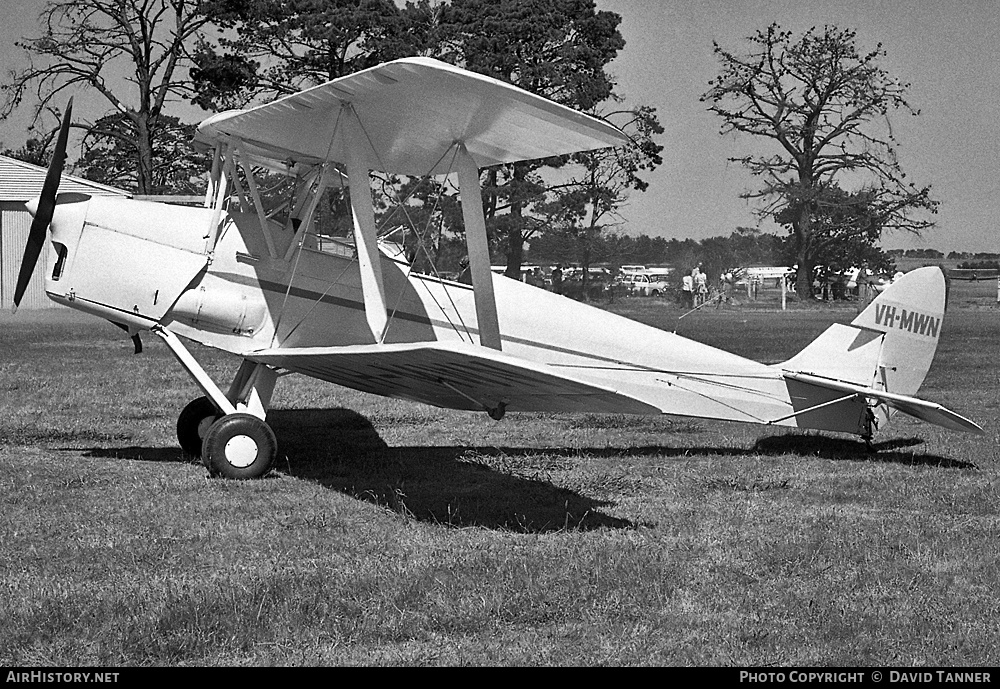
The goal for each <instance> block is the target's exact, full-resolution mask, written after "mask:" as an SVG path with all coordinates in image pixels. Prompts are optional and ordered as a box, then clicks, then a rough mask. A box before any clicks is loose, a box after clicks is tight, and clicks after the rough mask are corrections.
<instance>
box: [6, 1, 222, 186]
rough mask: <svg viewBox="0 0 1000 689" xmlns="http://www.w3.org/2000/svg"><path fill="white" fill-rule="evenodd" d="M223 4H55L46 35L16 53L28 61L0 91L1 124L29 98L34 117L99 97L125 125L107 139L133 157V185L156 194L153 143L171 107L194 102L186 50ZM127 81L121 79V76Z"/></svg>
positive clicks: (45, 22) (48, 11) (45, 20)
mask: <svg viewBox="0 0 1000 689" xmlns="http://www.w3.org/2000/svg"><path fill="white" fill-rule="evenodd" d="M225 1H226V0H55V1H53V2H49V3H48V4H47V5H46V6H45V9H44V10H43V12H42V14H41V16H40V18H39V19H40V22H41V24H42V26H43V33H42V34H41V35H40V36H37V37H35V38H29V39H26V40H24V41H21V42H18V43H17V45H18V46H19V47H21V48H23V49H24V50H26V51H27V52H28V53H29V55H30V65H29V67H27V68H26V69H22V70H14V71H11V72H10V73H9V74H8V77H9V80H8V81H6V82H5V83H4V84H3V85H2V86H0V92H2V93H3V96H4V99H3V103H2V105H0V118H4V117H7V116H8V115H10V113H11V112H12V111H13V110H14V109H15V108H16V107H18V106H19V105H20V104H21V103H22V101H23V100H24V99H25V97H26V95H27V94H28V93H30V92H32V91H33V92H34V95H35V96H37V104H36V105H35V113H36V117H37V115H38V114H39V113H41V112H42V111H43V110H44V109H45V108H46V107H47V106H48V105H49V104H50V103H52V102H53V100H54V99H56V98H58V97H59V96H60V95H61V94H63V92H64V91H67V90H74V89H77V88H85V89H88V90H90V91H91V92H96V93H98V94H100V96H101V97H103V99H104V100H105V102H106V103H107V105H108V106H109V110H110V111H111V112H115V113H119V114H120V115H121V116H122V117H123V118H125V119H126V120H127V121H128V125H127V126H123V127H118V128H117V130H116V131H115V132H114V134H112V133H111V132H110V131H109V132H106V133H107V134H108V135H109V136H111V135H114V136H115V137H118V138H119V142H120V143H122V142H123V140H122V139H121V138H120V137H127V145H128V146H129V147H130V149H131V150H132V151H134V155H135V158H134V185H133V188H134V190H135V191H136V192H138V193H140V194H150V193H154V191H155V186H156V183H155V178H156V173H155V168H156V164H157V163H156V160H155V149H156V145H155V141H156V139H157V137H158V136H159V135H162V134H163V132H164V131H165V130H168V129H170V128H171V127H172V126H174V125H173V122H172V121H169V120H165V119H163V115H164V109H165V108H166V107H167V106H168V104H169V102H170V100H171V99H179V98H192V97H193V96H194V91H193V88H192V83H191V81H190V79H189V77H188V74H187V69H186V65H187V64H188V61H187V49H188V48H189V47H191V46H192V45H193V43H194V41H195V37H196V36H197V35H198V33H199V32H200V31H202V30H203V29H204V28H205V27H206V26H207V25H208V23H209V21H210V19H209V16H208V15H207V14H206V13H205V9H206V7H207V6H209V5H214V4H216V3H218V2H225ZM123 74H124V75H127V76H126V77H125V78H122V75H123Z"/></svg>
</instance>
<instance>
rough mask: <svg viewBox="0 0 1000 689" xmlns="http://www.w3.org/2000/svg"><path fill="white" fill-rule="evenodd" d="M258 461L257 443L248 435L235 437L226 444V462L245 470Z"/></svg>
mask: <svg viewBox="0 0 1000 689" xmlns="http://www.w3.org/2000/svg"><path fill="white" fill-rule="evenodd" d="M256 460H257V443H256V442H255V441H254V439H253V438H251V437H250V436H248V435H235V436H233V437H232V438H230V439H229V440H228V442H226V461H227V462H229V463H230V464H232V465H233V466H234V467H239V468H240V469H245V468H246V467H248V466H250V465H251V464H253V463H254V462H255V461H256Z"/></svg>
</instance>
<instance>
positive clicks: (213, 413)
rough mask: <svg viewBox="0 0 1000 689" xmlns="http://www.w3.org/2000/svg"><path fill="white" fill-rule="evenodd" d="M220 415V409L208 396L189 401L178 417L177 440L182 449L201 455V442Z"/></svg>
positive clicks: (195, 455) (193, 455) (193, 454)
mask: <svg viewBox="0 0 1000 689" xmlns="http://www.w3.org/2000/svg"><path fill="white" fill-rule="evenodd" d="M220 416H221V414H220V413H219V410H218V409H216V408H215V405H214V404H212V401H211V400H210V399H208V398H207V397H198V398H197V399H193V400H191V401H190V402H188V405H187V406H186V407H184V410H183V411H181V413H180V416H178V417H177V440H178V442H179V443H180V444H181V449H182V450H184V451H185V452H187V453H188V454H189V455H191V456H192V457H200V456H201V444H202V442H203V441H204V440H205V436H206V435H208V429H209V428H211V427H212V424H213V423H215V421H216V419H218V418H219V417H220Z"/></svg>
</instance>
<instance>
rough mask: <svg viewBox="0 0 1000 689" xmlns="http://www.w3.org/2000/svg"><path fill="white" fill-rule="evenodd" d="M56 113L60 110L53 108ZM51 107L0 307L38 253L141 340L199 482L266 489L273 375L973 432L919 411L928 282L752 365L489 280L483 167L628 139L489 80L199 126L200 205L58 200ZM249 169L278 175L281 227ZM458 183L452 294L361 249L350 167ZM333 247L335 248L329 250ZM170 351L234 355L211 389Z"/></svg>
mask: <svg viewBox="0 0 1000 689" xmlns="http://www.w3.org/2000/svg"><path fill="white" fill-rule="evenodd" d="M71 105H72V104H70V108H71ZM69 117H70V112H69V109H68V111H67V114H66V117H65V118H64V121H63V128H62V131H61V134H60V137H59V140H58V143H57V150H56V154H55V156H54V157H53V164H52V166H51V167H50V169H49V174H48V175H47V178H46V184H45V187H44V189H43V192H42V195H41V197H39V198H38V199H36V200H35V201H33V202H31V203H30V204H29V206H30V210H31V211H32V213H33V215H34V222H33V224H32V228H31V232H30V238H29V241H28V246H27V248H26V250H25V257H24V260H23V262H22V266H21V274H20V276H19V283H18V289H17V291H16V293H15V300H14V301H15V304H16V303H18V302H19V301H20V298H21V297H22V296H23V293H24V289H25V287H26V285H27V282H28V279H29V278H30V276H31V272H32V270H33V269H34V265H35V262H36V261H37V258H38V256H39V254H40V252H41V250H42V249H43V248H44V246H45V244H46V236H47V235H46V229H48V239H49V241H48V245H49V247H50V249H49V251H48V265H47V268H46V271H47V272H46V282H45V285H46V291H47V293H48V295H49V297H50V298H51V299H53V300H55V301H56V302H58V303H60V304H64V305H66V306H69V307H72V308H74V309H79V310H81V311H85V312H88V313H91V314H94V315H96V316H100V317H102V318H106V319H108V320H111V321H113V322H115V323H117V324H119V325H121V326H122V327H123V328H126V329H128V330H129V331H130V332H131V333H132V335H133V337H136V336H137V334H138V333H139V331H152V332H153V333H155V334H156V335H158V336H159V337H160V338H162V340H163V341H164V342H165V343H166V345H167V346H168V347H169V349H170V350H171V351H172V352H173V354H174V355H175V356H176V358H177V360H178V361H179V362H180V364H181V366H183V368H184V369H185V370H186V371H187V372H188V373H189V374H190V376H191V377H192V378H193V379H194V381H195V382H196V383H197V385H198V387H199V388H200V389H201V391H202V392H203V393H204V396H203V397H199V398H197V399H195V400H194V401H192V402H191V403H190V404H189V405H188V406H187V407H186V408H185V409H184V410H183V411H182V412H181V414H180V417H179V420H178V423H177V435H178V439H179V441H180V444H181V447H182V448H184V449H185V450H186V451H188V452H189V453H191V454H193V455H196V456H198V455H200V456H201V457H202V459H203V461H204V462H205V464H206V465H207V466H208V467H209V469H210V471H211V472H212V473H213V474H221V475H223V476H226V477H232V478H252V477H258V476H261V475H263V474H264V473H265V472H267V471H268V469H269V467H270V466H271V464H272V462H273V460H274V458H275V455H276V452H277V448H276V442H275V438H274V434H273V433H272V431H271V429H270V428H269V427H268V425H267V424H266V422H265V418H266V415H267V411H268V407H269V403H270V399H271V395H272V391H273V389H274V386H275V382H276V380H277V378H278V377H279V375H282V374H284V373H287V372H294V373H302V374H305V375H309V376H314V377H316V378H319V379H322V380H325V381H329V382H331V383H336V384H338V385H344V386H347V387H350V388H354V389H357V390H361V391H365V392H370V393H376V394H379V395H385V396H389V397H395V398H402V399H406V400H415V401H419V402H424V403H427V404H431V405H436V406H439V407H447V408H452V409H460V410H478V411H485V412H487V413H488V414H489V415H490V416H492V417H493V418H497V419H499V418H500V417H502V416H503V415H504V413H505V412H506V411H531V412H538V411H543V412H592V413H614V414H622V413H625V414H673V415H680V416H695V417H703V418H710V419H722V420H728V421H744V422H751V423H759V424H770V425H774V426H788V427H797V428H809V429H820V430H824V431H835V432H844V433H852V434H856V435H859V436H861V437H863V438H865V439H870V438H871V437H872V434H873V433H874V431H875V430H876V429H877V428H879V427H881V426H883V425H884V424H885V423H886V421H887V420H888V418H889V416H890V415H891V414H892V413H894V412H897V411H898V412H903V413H904V414H908V415H910V416H914V417H917V418H919V419H923V420H924V421H929V422H931V423H935V424H938V425H941V426H944V427H946V428H949V429H953V430H959V431H972V432H981V429H980V428H979V426H977V425H976V424H975V423H973V422H972V421H969V420H967V419H965V418H963V417H962V416H959V415H958V414H956V413H954V412H952V411H949V410H947V409H945V408H943V407H942V406H940V405H938V404H934V403H932V402H927V401H924V400H921V399H917V398H916V397H914V396H913V395H914V394H915V393H916V392H917V389H918V388H919V386H920V384H921V382H922V381H923V379H924V376H925V374H926V373H927V371H928V368H929V367H930V364H931V359H932V358H933V356H934V351H935V348H936V346H937V341H938V336H939V333H940V327H941V321H942V317H943V312H944V305H945V289H944V280H943V277H942V275H941V272H940V271H939V270H937V269H924V270H917V271H913V272H911V273H909V274H908V275H906V276H905V277H904V278H902V279H900V280H899V281H898V282H897V283H895V284H894V285H893V286H892V287H890V288H889V289H887V290H886V291H885V292H884V293H883V294H881V295H880V296H879V297H878V299H876V300H875V301H874V302H873V303H872V304H871V305H870V306H869V307H868V308H867V309H865V311H864V312H863V313H861V314H860V315H859V316H858V317H857V318H856V319H855V320H854V321H853V322H852V323H851V324H850V325H839V324H838V325H833V326H831V327H830V328H829V329H828V330H827V331H826V332H825V333H823V334H822V335H821V336H820V337H819V338H818V339H816V340H815V341H814V342H813V343H812V344H810V345H809V346H808V347H806V349H805V350H803V351H802V352H801V353H800V354H798V355H797V356H795V357H794V358H792V359H791V360H789V361H786V362H784V363H782V364H777V365H765V364H762V363H757V362H754V361H750V360H746V359H743V358H741V357H738V356H735V355H733V354H729V353H726V352H723V351H720V350H718V349H715V348H712V347H709V346H706V345H703V344H699V343H697V342H693V341H690V340H687V339H684V338H682V337H680V336H677V335H675V334H671V333H669V332H664V331H661V330H658V329H655V328H651V327H648V326H644V325H641V324H638V323H635V322H632V321H630V320H627V319H625V318H622V317H619V316H616V315H613V314H610V313H607V312H604V311H601V310H598V309H595V308H592V307H589V306H586V305H584V304H580V303H577V302H575V301H572V300H569V299H566V298H564V297H562V296H559V295H557V294H553V293H549V292H546V291H545V290H542V289H539V288H536V287H533V286H531V285H526V284H523V283H520V282H517V281H515V280H510V279H507V278H505V277H502V276H499V275H494V274H493V273H492V272H491V270H490V263H489V252H488V250H487V235H486V226H485V222H484V218H483V211H482V204H481V195H480V177H479V170H480V168H483V167H486V166H489V165H495V164H498V163H511V162H515V161H522V160H532V159H537V158H545V157H549V156H558V155H564V154H570V153H574V152H577V151H585V150H594V149H599V148H604V147H613V146H627V145H629V143H630V142H629V140H628V138H627V137H626V136H624V135H623V134H622V132H621V131H619V130H618V129H616V128H615V127H613V126H611V125H609V124H607V123H605V122H602V121H600V120H598V119H595V118H592V117H589V116H587V115H584V114H582V113H579V112H576V111H574V110H571V109H569V108H566V107H563V106H561V105H558V104H556V103H553V102H551V101H549V100H547V99H545V98H542V97H539V96H536V95H533V94H530V93H527V92H525V91H523V90H520V89H518V88H516V87H514V86H511V85H509V84H506V83H503V82H500V81H497V80H494V79H491V78H488V77H485V76H482V75H478V74H474V73H471V72H467V71H464V70H462V69H458V68H456V67H453V66H451V65H447V64H445V63H442V62H438V61H435V60H431V59H425V58H412V59H403V60H398V61H395V62H390V63H386V64H383V65H380V66H377V67H374V68H372V69H368V70H365V71H363V72H358V73H356V74H353V75H350V76H346V77H343V78H340V79H336V80H334V81H331V82H329V83H326V84H323V85H321V86H317V87H315V88H311V89H308V90H305V91H302V92H300V93H297V94H294V95H290V96H287V97H284V98H281V99H279V100H276V101H274V102H272V103H269V104H267V105H262V106H260V107H254V108H250V109H247V110H242V111H235V112H226V113H222V114H218V115H215V116H213V117H210V118H209V119H207V120H206V121H205V122H203V123H202V124H201V126H200V128H199V132H198V138H199V139H200V140H201V141H202V142H205V143H207V144H210V145H211V146H213V147H214V150H215V163H214V166H213V170H212V176H211V182H210V188H209V190H208V193H207V194H206V201H205V206H204V207H185V206H178V205H167V204H161V203H154V202H149V201H141V200H133V199H112V198H102V197H96V196H95V197H90V196H86V195H81V194H62V195H58V196H57V186H58V180H59V175H60V173H61V170H62V164H63V159H64V157H65V148H66V131H67V127H68V123H69ZM260 169H270V170H276V171H283V172H284V173H285V174H286V175H289V176H290V177H291V178H292V179H294V180H295V181H296V182H297V185H296V192H295V195H294V198H291V199H290V203H289V204H288V205H287V208H286V215H287V217H286V218H285V219H284V221H283V222H282V221H279V220H278V219H276V218H277V217H278V216H276V215H275V214H273V213H271V212H270V211H269V209H267V208H265V204H264V201H263V200H264V197H265V193H264V192H263V191H262V189H261V188H260V187H259V185H258V183H257V182H256V181H255V180H256V177H257V176H258V175H257V173H258V172H259V170H260ZM372 171H381V172H383V173H390V174H400V175H445V174H455V175H456V176H457V180H458V185H459V191H460V195H461V197H462V199H463V200H464V201H466V203H463V204H462V213H463V217H464V222H465V234H466V241H467V245H468V256H469V266H470V269H471V277H472V279H471V282H472V284H471V285H468V284H464V283H462V282H458V281H451V280H447V279H442V278H440V277H436V276H432V275H426V274H417V273H415V272H414V271H413V270H412V269H411V265H410V264H409V263H408V262H407V261H406V260H405V259H404V258H402V257H401V256H399V255H395V254H393V253H392V252H390V251H389V250H388V249H387V248H386V245H384V244H380V242H379V238H378V228H377V225H376V219H375V218H376V216H375V212H374V208H373V200H372V195H371V191H372V189H371V177H370V175H371V173H372ZM345 183H348V184H349V185H350V186H351V187H353V189H352V191H354V192H355V193H351V194H350V204H351V211H352V216H353V243H352V244H351V245H350V246H349V247H347V248H346V250H341V251H327V250H322V249H323V247H322V246H321V245H320V239H319V238H318V237H321V236H322V234H323V230H322V228H318V227H316V222H315V219H314V218H315V214H316V208H317V205H318V203H319V199H320V197H321V195H322V194H323V192H324V190H325V189H327V188H328V187H330V186H331V185H334V186H336V185H342V184H345ZM341 249H345V245H341ZM182 338H184V339H187V340H192V341H195V342H200V343H203V344H205V345H208V346H211V347H215V348H218V349H221V350H225V351H227V352H231V353H233V354H236V355H237V356H238V357H240V358H241V359H242V364H241V365H240V366H239V369H238V370H237V372H236V374H235V377H234V379H233V380H232V382H231V383H230V384H229V386H228V388H223V387H220V385H219V384H218V383H217V382H216V381H214V380H213V379H212V378H211V377H210V376H209V375H208V374H207V373H206V372H205V370H204V369H203V368H202V366H201V365H200V364H199V363H198V362H197V360H196V359H195V358H194V357H193V356H192V355H191V353H190V352H189V350H188V348H187V346H186V345H185V344H184V342H183V340H182Z"/></svg>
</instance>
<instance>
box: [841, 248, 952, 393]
mask: <svg viewBox="0 0 1000 689" xmlns="http://www.w3.org/2000/svg"><path fill="white" fill-rule="evenodd" d="M945 300H946V293H945V281H944V274H943V273H942V272H941V269H940V268H936V267H933V266H931V267H927V268H919V269H917V270H913V271H910V272H909V273H907V274H905V275H903V276H902V277H901V278H899V279H898V280H896V281H895V282H894V283H892V284H891V285H889V286H888V287H887V288H886V289H885V291H884V292H882V294H880V295H879V296H878V298H877V299H875V300H874V301H873V302H872V303H871V304H869V305H868V308H866V309H865V310H864V311H862V312H861V313H860V314H858V317H857V318H855V319H854V320H853V321H851V325H852V326H854V327H856V328H861V329H864V330H867V331H869V332H881V333H884V334H885V336H884V340H883V342H882V351H881V353H880V354H879V358H878V370H877V373H876V375H877V377H876V380H875V381H873V387H876V388H879V389H882V390H886V391H888V392H893V393H897V394H901V395H915V394H916V393H917V390H919V389H920V385H921V384H922V383H923V382H924V378H925V377H926V376H927V371H929V370H930V368H931V362H932V361H933V360H934V352H935V351H937V345H938V338H939V337H940V334H941V321H942V320H943V319H944V309H945Z"/></svg>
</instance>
